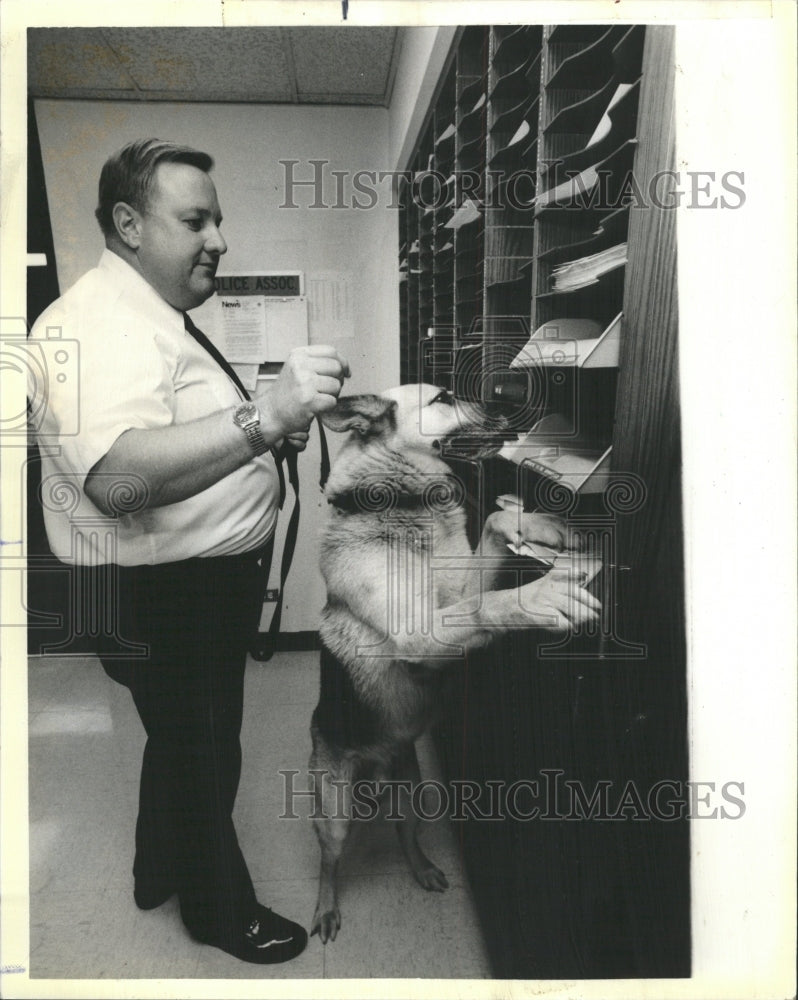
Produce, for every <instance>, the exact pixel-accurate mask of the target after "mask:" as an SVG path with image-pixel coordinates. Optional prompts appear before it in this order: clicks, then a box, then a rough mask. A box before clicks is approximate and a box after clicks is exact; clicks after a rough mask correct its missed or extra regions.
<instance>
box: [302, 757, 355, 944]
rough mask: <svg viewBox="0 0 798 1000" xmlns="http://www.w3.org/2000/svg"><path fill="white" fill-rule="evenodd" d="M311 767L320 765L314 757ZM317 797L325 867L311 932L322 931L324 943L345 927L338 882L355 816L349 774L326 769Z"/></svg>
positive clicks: (318, 783) (318, 832)
mask: <svg viewBox="0 0 798 1000" xmlns="http://www.w3.org/2000/svg"><path fill="white" fill-rule="evenodd" d="M310 766H311V768H313V767H315V766H317V765H316V764H315V763H314V758H311V762H310ZM333 779H334V781H335V784H333V783H332V781H333ZM314 798H315V809H314V815H313V826H314V828H315V830H316V836H317V837H318V839H319V845H320V847H321V868H320V871H319V897H318V901H317V903H316V912H315V913H314V914H313V922H312V924H311V927H310V933H311V935H313V934H316V933H318V935H319V937H320V938H321V940H322V943H323V944H326V943H327V942H328V941H334V940H335V937H336V935H337V933H338V931H339V929H340V927H341V911H340V910H339V909H338V893H337V889H336V881H337V875H338V862H339V861H340V859H341V855H342V854H343V851H344V846H345V844H346V840H347V837H348V836H349V829H350V825H351V815H352V813H351V806H352V802H351V799H352V796H351V786H350V783H349V781H348V780H347V778H346V775H344V774H331V773H330V772H329V771H325V772H324V774H323V776H322V777H321V780H320V781H319V780H318V778H317V781H316V788H315V793H314Z"/></svg>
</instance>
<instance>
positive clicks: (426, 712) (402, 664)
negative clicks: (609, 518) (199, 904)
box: [310, 385, 599, 942]
mask: <svg viewBox="0 0 798 1000" xmlns="http://www.w3.org/2000/svg"><path fill="white" fill-rule="evenodd" d="M324 422H325V424H326V425H327V426H328V427H329V428H330V429H332V430H334V431H345V430H350V431H352V433H351V435H350V437H349V439H348V440H347V441H346V442H345V443H344V445H343V447H342V449H341V451H340V453H339V456H338V458H337V460H336V462H335V464H334V467H333V470H332V474H331V476H330V480H329V482H328V484H327V490H326V493H327V497H328V499H329V500H330V502H331V504H332V507H331V511H330V518H329V522H328V525H327V527H326V531H325V533H324V536H323V540H322V545H321V559H320V564H321V570H322V573H323V575H324V578H325V581H326V584H327V604H326V606H325V608H324V611H323V614H322V621H321V628H320V635H321V639H322V643H323V645H324V646H325V647H326V648H327V650H329V651H330V653H331V654H333V657H334V658H335V659H336V660H337V661H338V662H339V663H340V664H341V669H342V670H345V672H346V674H347V675H348V682H347V683H350V682H351V686H352V689H353V690H354V692H355V693H356V699H357V701H358V703H359V704H362V706H364V711H366V712H367V713H368V714H369V718H373V719H374V720H377V726H376V729H375V730H374V732H372V733H371V734H370V736H369V739H368V741H367V744H366V745H363V744H362V743H359V744H358V745H356V746H340V745H338V742H336V741H334V740H331V739H329V738H328V737H325V734H324V733H323V732H322V731H321V729H322V728H323V727H321V726H320V724H319V723H318V718H317V715H318V712H319V710H320V709H317V713H314V724H313V726H312V728H311V732H312V736H313V753H312V755H311V760H310V767H311V769H313V770H315V771H317V772H321V774H322V775H323V777H321V778H320V779H318V776H317V782H316V799H317V801H316V813H317V814H318V815H321V816H322V817H323V818H319V819H314V824H315V828H316V833H317V835H318V838H319V842H320V845H321V853H322V859H321V874H320V882H319V898H318V905H317V907H316V913H315V915H314V917H313V923H312V928H311V932H312V933H315V932H318V933H319V934H320V936H321V939H322V941H324V942H326V941H327V940H329V939H334V938H335V936H336V933H337V931H338V929H339V927H340V922H341V918H340V912H339V909H338V903H337V896H336V884H335V883H336V870H337V866H338V861H339V858H340V856H341V853H342V851H343V847H344V844H345V841H346V838H347V835H348V832H349V826H350V819H349V817H350V816H351V806H352V800H351V788H352V783H353V782H356V781H358V780H359V779H362V778H369V779H372V780H380V779H385V778H389V777H391V778H397V779H405V780H409V781H410V782H411V783H413V784H415V783H417V782H418V781H419V780H420V775H419V769H418V762H417V759H416V754H415V746H414V741H415V740H416V739H417V738H418V737H419V736H420V735H421V734H422V733H423V732H424V731H425V729H426V728H427V727H428V726H429V724H430V722H431V721H432V718H433V716H434V711H435V704H436V696H437V688H438V685H437V683H436V681H437V678H439V677H440V673H441V671H442V669H443V668H448V667H452V666H454V665H456V664H458V663H460V662H462V658H463V655H464V654H465V653H467V652H468V651H469V650H471V649H475V648H478V647H481V646H484V645H485V644H487V643H488V642H490V640H491V639H492V638H493V637H495V636H496V635H498V634H500V633H502V632H504V631H506V630H507V629H509V628H518V627H533V626H537V627H540V628H544V629H550V630H566V629H570V628H574V627H576V626H578V625H580V624H584V623H586V622H588V621H590V620H593V619H594V618H595V616H596V614H597V612H598V609H599V605H598V602H597V601H596V599H595V598H594V597H592V595H590V594H589V593H588V592H587V591H585V590H584V589H583V588H582V587H580V586H579V585H578V583H577V582H576V580H575V579H574V578H573V577H572V576H571V575H569V574H568V573H566V572H556V571H552V572H549V573H547V574H546V575H544V576H542V577H541V578H540V579H538V580H535V581H534V582H532V583H528V584H525V585H524V586H522V587H520V588H516V589H510V590H497V589H494V585H495V582H496V576H497V573H498V572H499V571H500V569H501V565H502V562H504V561H505V560H506V557H507V556H508V549H507V545H506V543H507V542H508V541H515V542H518V541H521V540H523V541H533V542H534V541H537V542H540V543H543V544H545V545H548V546H552V547H555V548H563V547H564V546H573V545H574V544H575V542H574V539H573V538H572V537H571V536H570V535H569V533H568V532H567V530H566V527H565V525H564V524H563V523H562V522H561V521H559V519H557V518H553V517H551V516H548V515H540V514H534V515H532V514H528V515H521V516H520V517H519V515H517V514H513V513H506V512H498V513H496V514H493V515H491V516H490V517H489V518H488V520H487V522H486V525H485V529H484V532H483V535H482V538H481V541H480V545H479V548H478V550H477V553H476V554H475V553H472V550H471V548H470V546H469V544H468V539H467V536H466V519H465V513H464V510H463V508H462V506H460V505H459V504H458V503H457V499H456V496H455V497H454V499H453V501H452V502H449V503H447V502H445V498H446V494H447V490H449V489H450V488H451V487H452V486H453V485H455V486H456V484H453V483H452V479H451V477H450V473H449V468H448V466H447V465H446V464H445V463H444V462H443V461H442V459H441V457H440V454H441V444H442V442H445V441H446V439H447V438H450V437H451V436H452V435H454V434H456V435H458V436H459V437H462V436H464V435H466V436H467V435H469V434H472V435H474V434H483V435H484V433H485V422H486V417H485V415H484V413H482V412H481V411H480V410H478V409H477V408H475V407H472V406H469V407H465V406H464V405H462V404H457V403H456V402H453V401H451V399H450V398H448V399H447V398H446V394H441V390H440V389H437V388H435V387H433V386H426V385H421V386H419V385H410V386H402V387H401V388H399V389H393V390H390V391H389V392H386V393H384V394H383V395H382V396H379V397H378V396H363V397H346V398H343V399H341V400H339V403H338V406H337V407H336V409H335V410H333V411H332V412H331V413H330V414H327V415H325V418H324ZM436 484H437V489H436ZM369 490H371V495H369ZM381 490H383V492H384V491H385V490H387V491H388V493H390V492H391V491H392V490H393V492H394V494H395V495H396V494H401V497H403V498H405V499H404V502H400V503H398V504H396V505H394V506H393V507H391V506H390V505H388V508H387V509H386V508H385V505H383V506H382V508H381V506H380V503H379V499H380V491H381ZM425 490H426V491H427V493H426V494H425ZM430 490H431V491H432V492H431V493H430ZM358 491H360V495H359V494H358ZM436 492H437V496H438V501H439V502H437V503H435V502H434V497H435V494H436ZM455 493H456V489H455ZM427 494H429V496H431V497H432V499H433V503H432V504H430V503H428V502H423V503H415V502H414V501H413V499H412V498H413V497H422V496H424V495H427ZM353 497H354V500H353ZM342 498H344V499H345V500H346V503H344V502H343V499H342ZM407 498H410V499H409V500H408V499H407ZM441 498H443V500H444V502H440V500H441ZM323 656H324V654H323ZM320 707H321V705H320ZM333 782H335V784H333ZM339 790H340V791H339ZM340 792H342V794H340ZM403 814H404V816H405V819H404V820H403V821H402V822H400V823H399V824H398V831H399V836H400V841H401V844H402V848H403V850H404V853H405V855H406V857H407V859H408V862H409V864H410V867H411V870H412V871H413V874H414V875H415V877H416V879H417V880H418V881H419V882H420V884H421V885H422V886H423V887H424V888H426V889H428V890H433V891H442V890H443V889H444V888H445V887H446V884H447V883H446V879H445V876H444V875H443V873H442V872H441V871H440V870H439V869H438V868H437V867H436V866H435V865H434V864H433V863H432V862H431V861H429V859H428V858H426V857H425V855H424V854H423V853H422V851H421V849H420V847H419V845H418V840H417V832H418V820H417V818H416V817H415V816H414V814H413V810H412V809H410V808H409V802H405V808H404V809H403Z"/></svg>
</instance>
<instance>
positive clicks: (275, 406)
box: [255, 344, 351, 450]
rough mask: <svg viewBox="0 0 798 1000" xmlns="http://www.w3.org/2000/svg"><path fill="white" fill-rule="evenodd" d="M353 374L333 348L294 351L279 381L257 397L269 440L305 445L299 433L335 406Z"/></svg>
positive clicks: (315, 347) (323, 346)
mask: <svg viewBox="0 0 798 1000" xmlns="http://www.w3.org/2000/svg"><path fill="white" fill-rule="evenodd" d="M350 374H351V373H350V370H349V363H348V362H347V360H346V359H345V358H343V357H341V355H340V354H339V353H338V351H336V349H335V348H334V347H328V346H326V345H323V344H316V345H314V346H311V347H297V348H295V349H294V350H293V351H291V353H290V354H289V355H288V360H287V361H286V362H285V364H284V365H283V368H282V371H281V372H280V374H279V376H278V377H277V380H276V381H275V382H274V383H273V384H272V385H271V386H270V387H269V388H268V389H267V390H266V391H265V392H263V393H262V394H261V395H260V396H257V397H256V398H255V402H256V403H257V405H258V407H259V409H260V411H261V415H262V418H261V425H262V428H263V431H264V435H265V436H266V439H267V440H269V439H270V438H271V439H272V440H274V439H275V438H281V437H285V438H289V439H291V438H293V439H294V442H299V444H300V445H301V446H302V447H304V444H305V443H306V441H307V438H305V441H302V440H301V438H298V437H296V435H297V434H298V433H305V432H306V431H307V429H308V427H309V426H310V422H311V421H312V420H313V418H314V417H315V416H317V415H318V414H319V413H325V412H326V411H327V410H331V409H332V408H333V407H334V406H335V404H336V401H337V399H338V395H339V393H340V392H341V388H342V386H343V384H344V379H346V378H348V377H349V375H350ZM292 443H293V442H292ZM294 446H295V447H296V446H297V445H296V443H295V444H294ZM300 450H301V448H300Z"/></svg>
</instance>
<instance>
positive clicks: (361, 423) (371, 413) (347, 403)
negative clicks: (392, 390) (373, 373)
mask: <svg viewBox="0 0 798 1000" xmlns="http://www.w3.org/2000/svg"><path fill="white" fill-rule="evenodd" d="M395 412H396V402H395V401H394V400H392V399H383V398H382V397H381V396H375V395H372V394H369V393H364V394H363V395H361V396H341V397H340V399H339V400H338V403H337V404H336V407H335V409H334V410H328V411H327V412H326V413H322V414H321V422H322V423H323V424H324V426H325V427H327V428H329V430H331V431H338V432H342V431H357V433H358V434H360V436H361V437H368V436H370V435H371V434H379V433H381V432H382V431H385V430H388V429H389V428H392V427H394V426H395V418H394V413H395Z"/></svg>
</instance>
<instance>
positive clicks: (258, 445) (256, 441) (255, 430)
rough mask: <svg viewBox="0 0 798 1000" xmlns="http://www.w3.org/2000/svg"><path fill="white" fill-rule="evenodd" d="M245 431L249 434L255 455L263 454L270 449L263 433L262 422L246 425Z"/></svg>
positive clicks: (248, 439)
mask: <svg viewBox="0 0 798 1000" xmlns="http://www.w3.org/2000/svg"><path fill="white" fill-rule="evenodd" d="M244 433H245V434H246V435H247V441H249V444H250V447H251V448H252V453H253V455H263V454H265V453H266V452H267V451H268V450H269V446H268V445H267V444H266V441H265V440H264V437H263V434H261V430H260V422H258V423H252V424H250V425H249V426H248V427H245V428H244Z"/></svg>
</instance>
